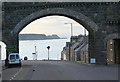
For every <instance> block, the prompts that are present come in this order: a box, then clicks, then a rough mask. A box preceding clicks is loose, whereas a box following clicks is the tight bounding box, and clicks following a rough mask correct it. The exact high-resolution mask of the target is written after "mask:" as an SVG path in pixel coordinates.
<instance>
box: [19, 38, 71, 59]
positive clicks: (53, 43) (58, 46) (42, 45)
mask: <svg viewBox="0 0 120 82" xmlns="http://www.w3.org/2000/svg"><path fill="white" fill-rule="evenodd" d="M69 41H70V40H69V39H49V40H20V41H19V54H20V57H21V59H24V57H25V56H27V58H28V60H47V59H48V54H49V59H50V60H60V58H61V51H62V50H63V47H65V46H66V42H69ZM48 46H50V49H49V52H48V48H47V47H48ZM35 52H36V54H35Z"/></svg>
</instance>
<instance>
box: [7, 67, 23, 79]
mask: <svg viewBox="0 0 120 82" xmlns="http://www.w3.org/2000/svg"><path fill="white" fill-rule="evenodd" d="M21 71H22V67H21V68H20V70H19V71H18V72H17V73H16V74H15V75H14V76H13V77H11V78H10V79H9V80H10V81H11V80H13V79H14V78H15V77H16V76H17V75H18V74H19V73H20V72H21Z"/></svg>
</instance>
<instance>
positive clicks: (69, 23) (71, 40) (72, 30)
mask: <svg viewBox="0 0 120 82" xmlns="http://www.w3.org/2000/svg"><path fill="white" fill-rule="evenodd" d="M64 24H70V26H71V40H70V41H71V42H72V36H73V24H72V23H64Z"/></svg>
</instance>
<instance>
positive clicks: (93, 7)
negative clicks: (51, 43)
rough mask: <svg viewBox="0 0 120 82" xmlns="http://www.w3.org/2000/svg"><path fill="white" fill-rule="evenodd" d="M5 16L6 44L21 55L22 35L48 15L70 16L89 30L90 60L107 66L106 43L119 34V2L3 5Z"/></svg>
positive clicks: (3, 22)
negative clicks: (31, 24)
mask: <svg viewBox="0 0 120 82" xmlns="http://www.w3.org/2000/svg"><path fill="white" fill-rule="evenodd" d="M2 13H3V16H2V17H3V19H2V41H3V42H5V44H6V45H7V46H14V48H15V50H9V52H19V45H18V44H19V40H18V34H19V32H20V31H21V30H22V29H23V28H24V27H25V26H26V25H27V24H29V23H30V22H32V21H34V20H36V19H38V18H41V17H45V16H51V15H60V16H66V17H69V18H71V19H73V20H75V21H76V22H78V23H79V24H82V25H83V26H84V27H85V28H86V29H87V30H88V31H89V58H91V57H95V58H96V60H97V64H106V56H107V55H106V46H105V44H106V40H107V39H112V37H109V36H110V35H113V34H118V33H119V30H118V28H119V23H118V20H120V16H119V14H120V10H119V3H118V2H62V3H57V2H3V3H2ZM115 36H116V37H115V38H120V37H119V35H115Z"/></svg>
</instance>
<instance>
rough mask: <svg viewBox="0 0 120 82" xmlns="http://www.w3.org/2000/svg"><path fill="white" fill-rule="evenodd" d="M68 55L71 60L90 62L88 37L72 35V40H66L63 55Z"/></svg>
mask: <svg viewBox="0 0 120 82" xmlns="http://www.w3.org/2000/svg"><path fill="white" fill-rule="evenodd" d="M63 55H65V56H66V59H67V60H69V61H82V62H83V61H84V62H86V63H87V62H88V37H87V36H83V35H79V36H72V37H71V41H70V42H66V46H65V47H64V49H63V51H62V52H61V57H63Z"/></svg>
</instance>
